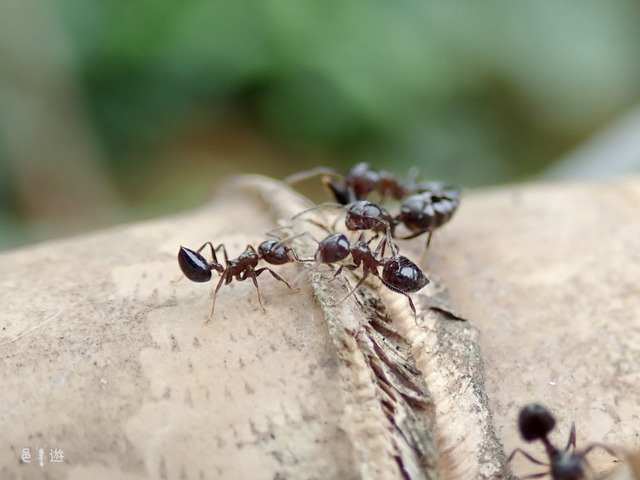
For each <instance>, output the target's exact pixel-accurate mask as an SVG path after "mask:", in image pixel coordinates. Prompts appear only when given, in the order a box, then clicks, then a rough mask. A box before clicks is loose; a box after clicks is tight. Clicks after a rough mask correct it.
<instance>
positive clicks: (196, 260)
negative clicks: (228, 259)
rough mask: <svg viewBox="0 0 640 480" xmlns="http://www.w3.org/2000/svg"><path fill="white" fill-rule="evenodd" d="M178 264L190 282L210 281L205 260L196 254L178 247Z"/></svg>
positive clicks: (209, 269)
mask: <svg viewBox="0 0 640 480" xmlns="http://www.w3.org/2000/svg"><path fill="white" fill-rule="evenodd" d="M178 263H179V264H180V270H182V273H183V274H184V276H185V277H187V278H188V279H189V280H191V281H192V282H198V283H202V282H208V281H209V280H211V268H209V263H208V262H207V260H206V259H205V258H204V257H203V256H202V255H200V254H199V253H198V252H194V251H193V250H190V249H188V248H186V247H180V251H179V252H178Z"/></svg>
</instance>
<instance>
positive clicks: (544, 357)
mask: <svg viewBox="0 0 640 480" xmlns="http://www.w3.org/2000/svg"><path fill="white" fill-rule="evenodd" d="M434 247H435V248H434V254H433V255H432V256H431V257H430V258H429V259H428V264H429V266H430V267H429V268H430V269H432V270H433V271H435V272H437V274H438V275H439V276H441V277H442V280H443V281H444V283H445V284H447V286H448V287H449V290H450V293H451V295H452V303H453V304H454V305H455V306H456V308H458V309H459V310H460V311H461V313H462V314H463V316H466V317H468V318H470V319H472V321H473V323H474V324H475V325H476V326H477V327H478V328H479V329H480V330H481V331H482V335H481V337H480V343H481V346H482V350H483V353H484V359H485V362H486V368H487V393H488V395H489V399H490V405H491V407H492V410H493V413H494V418H495V421H496V426H497V430H498V433H499V434H500V436H501V438H502V439H503V442H504V446H505V449H506V450H507V451H511V450H512V449H513V448H515V447H518V446H520V447H523V448H526V449H527V450H528V451H530V452H532V453H535V454H536V455H537V456H538V457H539V458H544V456H543V455H541V454H540V452H541V450H540V449H539V448H538V449H536V448H535V447H533V446H531V445H525V444H524V442H522V441H521V440H520V438H519V436H518V433H517V430H516V428H515V425H516V424H515V422H516V418H517V414H518V410H519V408H520V407H521V406H522V405H523V404H525V403H527V402H531V401H539V402H541V403H544V404H545V405H547V406H548V407H549V408H550V409H551V410H552V411H553V412H554V414H555V415H556V418H557V420H558V426H557V427H556V431H554V434H553V435H552V439H554V440H555V441H557V442H558V444H560V445H563V446H564V445H565V444H566V441H567V438H568V435H569V430H570V427H571V422H572V421H575V423H576V428H577V444H578V445H577V446H578V448H580V446H585V445H586V444H588V443H589V442H604V443H607V444H610V445H612V446H619V447H622V448H624V449H639V448H640V437H639V435H638V434H639V432H640V179H638V178H631V179H626V180H613V181H609V182H602V183H591V184H589V183H585V184H566V183H563V184H556V185H554V184H548V185H522V186H514V187H508V188H500V189H495V190H487V191H483V192H474V193H472V194H470V195H469V196H468V197H467V198H465V199H464V200H463V201H462V202H461V208H460V210H459V212H458V213H457V217H456V218H455V219H454V221H452V222H451V224H450V225H449V226H448V227H447V229H446V230H445V231H443V232H442V233H441V234H440V235H438V237H437V238H436V243H435V244H434ZM589 459H590V461H591V463H592V465H593V466H594V467H595V468H596V470H598V469H602V468H608V467H609V466H610V465H612V462H611V459H610V457H609V456H608V455H606V454H605V453H601V452H600V451H595V452H594V453H593V454H591V455H590V456H589ZM514 470H515V471H516V472H518V473H522V474H524V473H532V472H538V471H540V470H539V469H538V468H537V467H536V466H532V465H531V464H528V463H527V462H523V461H518V462H516V463H515V467H514Z"/></svg>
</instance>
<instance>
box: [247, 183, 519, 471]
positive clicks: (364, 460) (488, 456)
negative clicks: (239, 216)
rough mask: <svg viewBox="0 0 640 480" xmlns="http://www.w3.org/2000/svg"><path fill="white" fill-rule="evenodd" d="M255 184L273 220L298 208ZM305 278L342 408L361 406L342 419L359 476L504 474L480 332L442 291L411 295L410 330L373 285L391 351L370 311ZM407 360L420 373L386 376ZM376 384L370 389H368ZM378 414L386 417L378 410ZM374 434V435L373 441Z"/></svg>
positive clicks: (320, 278) (403, 314)
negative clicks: (329, 345)
mask: <svg viewBox="0 0 640 480" xmlns="http://www.w3.org/2000/svg"><path fill="white" fill-rule="evenodd" d="M245 181H246V180H245ZM249 183H250V181H249ZM254 188H257V190H259V191H262V192H263V196H264V198H265V199H267V198H268V199H269V202H270V203H271V206H272V208H274V209H276V210H274V214H275V215H276V216H277V217H285V218H286V217H291V216H292V215H294V214H295V213H296V212H295V209H296V208H299V207H298V206H295V207H293V206H294V205H295V201H294V200H292V198H289V195H290V193H288V192H287V191H283V190H281V189H280V188H279V186H277V185H274V186H272V187H269V186H268V185H267V184H265V183H264V182H263V181H260V182H256V183H254ZM276 192H277V193H276ZM292 207H293V208H292ZM318 220H319V219H318ZM298 228H301V227H298ZM302 228H311V227H310V226H309V225H306V226H304V227H302ZM311 247H312V246H311ZM308 248H309V246H307V249H308ZM310 277H311V278H310V279H311V284H312V286H313V288H314V292H315V295H316V298H317V299H318V302H319V304H320V306H321V307H322V309H323V311H324V313H325V318H326V319H327V323H328V326H329V331H330V334H331V337H332V339H333V342H334V345H335V346H336V348H337V349H338V351H339V353H340V357H341V359H342V366H343V367H342V369H341V371H342V378H343V389H344V395H345V402H346V403H347V405H349V404H350V403H352V404H353V405H354V408H355V407H356V406H357V405H360V408H359V409H358V410H359V411H358V416H357V417H354V416H353V414H352V415H351V419H352V421H351V422H349V424H350V425H351V427H352V428H354V430H351V429H349V428H346V430H347V432H348V433H349V434H350V435H351V438H352V441H353V444H354V446H355V447H356V450H357V451H358V452H359V453H360V458H359V459H358V463H359V464H360V465H362V470H361V472H362V474H363V476H364V478H378V477H377V476H376V475H373V472H383V473H382V476H381V477H379V478H395V477H394V476H398V478H402V476H404V477H405V478H452V479H453V478H460V479H465V478H500V476H501V475H502V476H503V477H504V478H506V476H507V474H506V473H505V469H504V462H505V460H506V458H505V455H504V451H503V449H502V446H501V444H500V442H499V440H498V439H497V437H496V435H495V432H494V429H493V424H492V418H491V414H490V411H489V409H488V405H487V398H486V394H485V392H484V383H483V381H484V378H483V376H484V369H483V363H482V356H481V353H480V349H479V347H478V344H477V330H476V329H475V328H473V327H472V326H470V325H469V324H468V323H467V322H459V321H452V320H451V319H450V318H447V316H446V315H445V314H444V313H442V312H443V311H444V312H446V311H447V299H446V296H445V292H444V291H442V290H441V291H437V290H434V289H431V290H429V291H430V292H431V293H428V294H425V293H420V294H417V295H415V296H416V298H418V299H419V304H420V305H421V307H422V308H421V314H420V317H421V318H420V323H421V325H422V326H421V327H416V326H415V324H414V318H413V315H412V314H411V311H410V309H409V308H408V306H407V302H406V298H405V297H403V296H400V295H397V294H394V293H393V292H388V291H386V290H385V289H384V288H382V289H380V295H382V297H383V299H384V300H385V303H386V304H387V305H391V306H392V308H391V309H390V311H391V313H392V316H393V318H395V319H396V320H397V323H398V325H400V329H401V331H402V332H403V333H398V334H397V335H396V336H395V338H403V339H404V341H403V342H402V344H395V345H394V348H389V340H388V338H389V337H384V336H381V335H379V333H378V332H377V330H376V329H375V328H374V327H373V325H376V322H375V321H372V318H375V315H376V312H375V311H373V310H372V309H370V308H366V307H365V306H363V305H360V306H359V307H354V303H355V302H347V303H346V304H345V305H337V306H336V305H335V303H336V302H335V299H336V298H340V295H341V294H340V292H339V291H338V292H336V291H335V289H334V288H333V287H332V286H329V284H327V279H328V278H329V277H330V275H329V276H327V275H326V274H322V273H321V272H319V271H313V272H312V273H311V274H310ZM363 290H368V291H367V292H366V293H364V292H363V295H364V296H365V298H367V297H374V298H375V297H377V296H378V293H377V292H375V291H371V289H370V288H368V289H363ZM383 292H384V293H383ZM349 305H350V307H349ZM356 305H357V304H356ZM431 305H432V306H434V307H435V308H433V309H431V308H430V306H431ZM391 352H393V353H391ZM398 352H400V353H398ZM398 355H401V356H402V360H399V359H398V358H397V356H398ZM407 362H409V363H411V364H413V365H414V366H415V367H414V368H415V371H416V372H418V375H415V376H414V375H410V374H408V373H407V372H406V371H405V373H404V374H402V375H400V376H401V377H402V378H403V380H402V381H401V382H396V383H395V384H394V383H393V382H392V381H391V382H390V381H389V379H390V378H393V375H388V374H385V373H384V372H383V370H384V369H391V370H393V369H398V368H402V367H399V366H402V365H406V364H407ZM418 367H419V368H418ZM363 379H365V380H367V381H363ZM376 385H377V386H378V388H377V391H376V389H375V388H374V389H373V390H372V387H375V386H376ZM407 385H408V386H409V387H408V388H409V390H410V391H411V392H413V394H412V395H413V396H412V395H409V394H408V393H407V389H406V388H405V386H407ZM430 390H431V391H430ZM350 398H351V399H352V400H351V401H350V400H349V399H350ZM363 399H366V400H367V401H366V402H363ZM389 406H390V407H389ZM385 408H386V410H387V411H386V412H385V413H386V418H385V415H382V411H381V410H385ZM355 411H357V410H354V412H355ZM470 412H473V413H470ZM362 415H365V418H362ZM347 417H348V415H347ZM362 422H364V424H365V425H367V428H366V430H364V432H366V434H364V435H363V434H362V432H363V430H362V428H356V425H361V424H362ZM436 425H437V428H436ZM372 431H378V434H377V435H375V437H374V438H372V436H370V433H371V432H372ZM406 439H411V440H410V441H407V440H406ZM438 450H439V451H440V455H439V460H438ZM383 453H386V455H383ZM394 457H395V458H396V460H395V462H394ZM396 462H397V464H395V463H396ZM398 468H400V470H401V471H398ZM390 475H393V476H390ZM438 475H439V476H438Z"/></svg>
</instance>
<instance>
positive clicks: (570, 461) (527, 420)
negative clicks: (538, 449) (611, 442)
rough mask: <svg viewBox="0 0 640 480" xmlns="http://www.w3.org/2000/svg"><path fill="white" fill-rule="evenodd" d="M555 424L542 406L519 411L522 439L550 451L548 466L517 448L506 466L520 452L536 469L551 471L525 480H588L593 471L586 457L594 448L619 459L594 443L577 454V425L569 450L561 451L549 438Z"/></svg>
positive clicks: (553, 419) (608, 450)
mask: <svg viewBox="0 0 640 480" xmlns="http://www.w3.org/2000/svg"><path fill="white" fill-rule="evenodd" d="M555 424H556V420H555V418H553V415H551V412H550V411H549V410H548V409H547V408H545V407H543V406H542V405H540V404H537V403H530V404H528V405H525V406H524V407H523V408H522V410H520V416H519V417H518V428H519V430H520V435H522V438H523V439H524V440H525V441H526V442H533V441H535V440H540V441H541V442H542V443H543V444H544V448H545V450H546V451H547V456H548V457H549V463H545V462H541V461H540V460H537V459H535V458H534V457H532V456H531V455H529V454H528V453H527V452H525V451H524V450H521V449H519V448H516V449H515V450H514V451H513V452H512V453H511V455H509V458H508V459H507V463H508V462H510V461H511V460H512V459H513V457H514V456H515V455H516V453H518V452H519V453H520V454H522V455H524V456H525V457H526V458H527V459H529V460H530V461H531V462H533V463H535V464H536V465H546V466H548V467H550V469H549V471H548V472H541V473H534V474H533V475H527V476H526V477H522V478H523V480H524V479H526V478H541V477H544V476H546V475H549V474H550V475H551V478H552V479H553V480H585V479H586V478H587V471H588V470H591V467H590V465H589V462H588V461H587V458H586V456H587V454H588V453H589V452H590V451H591V450H593V449H594V448H601V449H603V450H604V451H605V452H607V453H608V454H609V455H611V456H613V457H616V458H617V456H618V455H617V454H616V452H614V451H613V450H612V449H611V448H610V447H608V446H606V445H603V444H601V443H591V444H589V445H588V446H587V447H586V448H585V449H584V450H582V451H578V452H576V424H575V423H572V424H571V432H570V433H569V441H568V442H567V446H566V447H565V448H564V450H560V449H559V448H557V447H555V446H554V445H553V444H552V443H551V442H550V441H549V439H548V438H547V436H548V435H549V432H551V430H553V427H555ZM569 449H571V451H569Z"/></svg>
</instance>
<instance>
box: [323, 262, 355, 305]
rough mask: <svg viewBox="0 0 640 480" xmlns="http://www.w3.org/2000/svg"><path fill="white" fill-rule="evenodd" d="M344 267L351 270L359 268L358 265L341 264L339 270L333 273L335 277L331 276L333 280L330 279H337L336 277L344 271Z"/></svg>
mask: <svg viewBox="0 0 640 480" xmlns="http://www.w3.org/2000/svg"><path fill="white" fill-rule="evenodd" d="M343 268H346V269H347V270H351V271H353V270H357V269H358V267H356V266H355V265H340V267H339V268H338V270H336V273H334V274H333V277H331V280H329V281H330V282H333V281H334V280H335V279H336V277H337V276H338V275H340V274H341V273H342V269H343ZM343 300H344V299H343Z"/></svg>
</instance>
